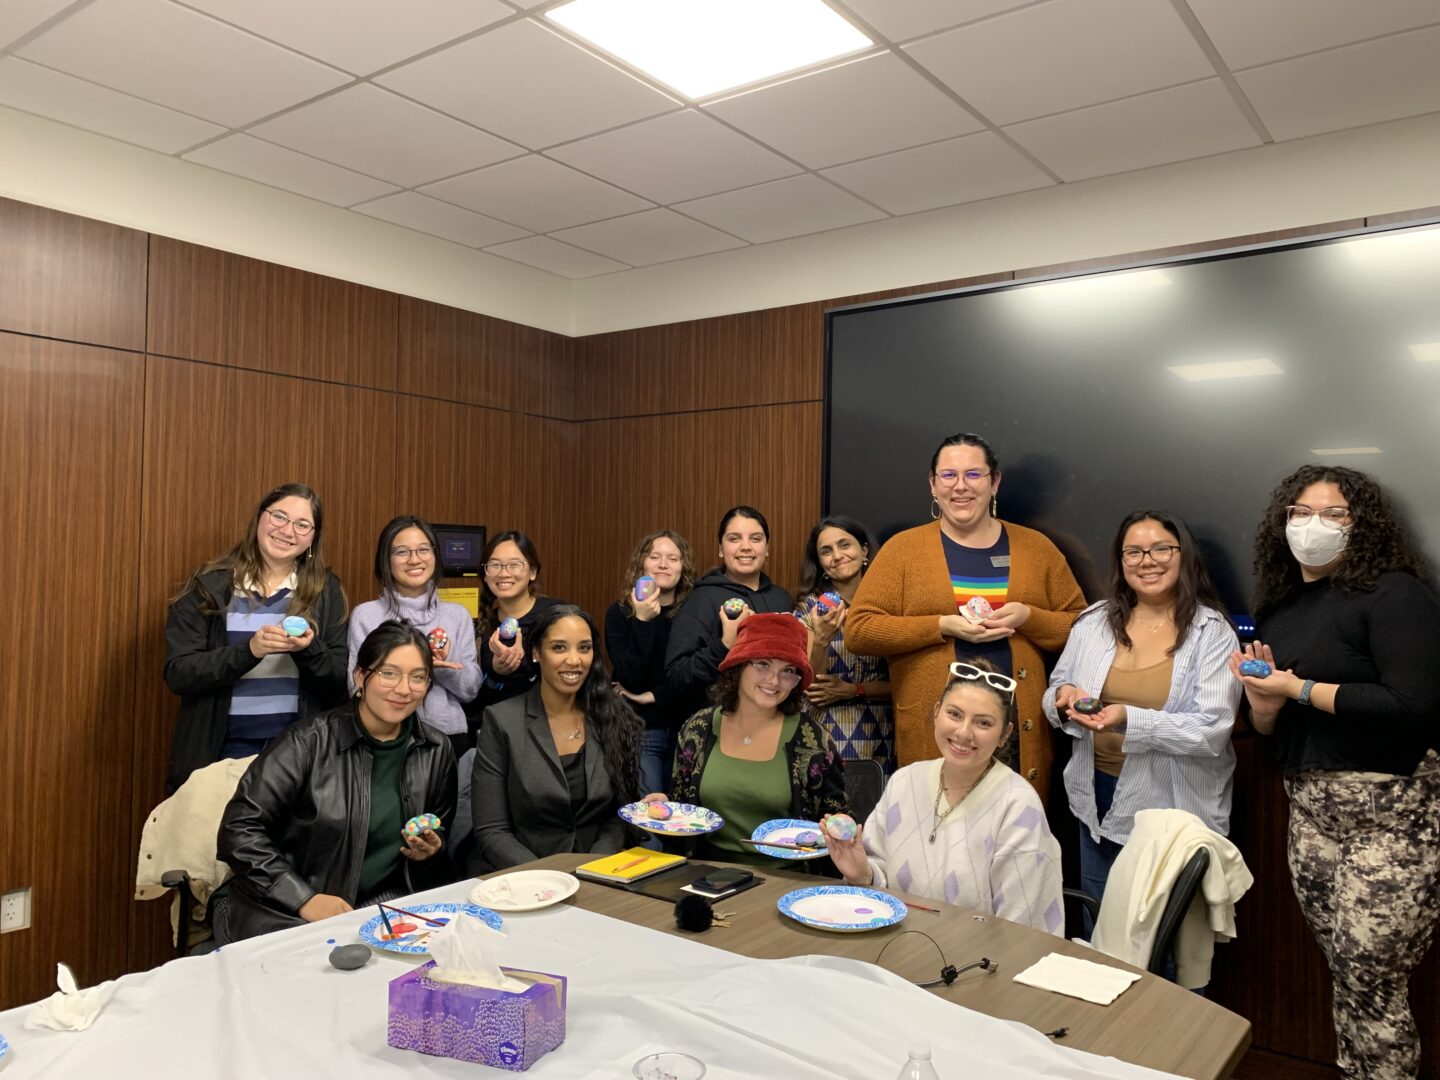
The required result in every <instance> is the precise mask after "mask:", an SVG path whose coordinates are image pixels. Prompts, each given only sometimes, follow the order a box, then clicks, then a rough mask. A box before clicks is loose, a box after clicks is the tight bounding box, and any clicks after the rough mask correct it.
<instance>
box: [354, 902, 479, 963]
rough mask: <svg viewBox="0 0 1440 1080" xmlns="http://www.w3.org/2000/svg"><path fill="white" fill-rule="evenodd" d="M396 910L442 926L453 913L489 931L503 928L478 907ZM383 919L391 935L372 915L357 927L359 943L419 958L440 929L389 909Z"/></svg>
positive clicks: (424, 906) (406, 906) (408, 906)
mask: <svg viewBox="0 0 1440 1080" xmlns="http://www.w3.org/2000/svg"><path fill="white" fill-rule="evenodd" d="M400 906H401V907H403V908H404V909H405V910H406V911H413V912H414V913H415V914H416V915H424V916H427V917H428V918H430V919H432V920H434V921H435V922H438V923H441V924H442V925H443V924H444V923H448V922H449V921H450V920H451V919H453V918H454V917H455V916H456V914H457V913H459V914H462V915H473V916H475V918H477V919H479V920H480V921H481V922H483V923H484V924H485V925H486V926H488V927H490V929H491V930H499V929H500V928H501V927H502V926H504V925H505V920H504V919H502V918H500V916H499V915H496V914H495V912H493V911H491V910H490V909H489V908H483V907H481V906H480V905H479V904H413V905H412V904H401V905H400ZM385 917H386V918H387V919H389V920H390V928H391V930H392V931H393V934H392V933H390V932H387V931H386V929H385V922H384V920H383V919H381V918H380V916H379V915H376V916H375V917H374V918H373V919H371V920H370V921H369V922H367V923H366V924H365V925H364V926H362V927H360V940H361V941H363V942H364V943H365V944H366V945H369V946H370V947H371V948H372V949H379V950H381V951H382V952H391V953H403V954H404V955H406V956H423V955H425V954H426V953H427V952H429V951H430V938H431V937H432V936H433V935H434V933H435V932H436V931H437V930H439V929H440V927H439V926H431V925H430V923H428V922H426V921H425V920H423V919H412V918H411V917H410V916H409V915H401V914H400V913H399V912H396V911H391V910H390V909H389V908H386V909H385Z"/></svg>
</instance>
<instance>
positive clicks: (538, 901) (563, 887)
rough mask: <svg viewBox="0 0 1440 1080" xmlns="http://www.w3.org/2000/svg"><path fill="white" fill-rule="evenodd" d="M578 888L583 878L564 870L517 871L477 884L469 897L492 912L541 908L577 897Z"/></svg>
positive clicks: (536, 909)
mask: <svg viewBox="0 0 1440 1080" xmlns="http://www.w3.org/2000/svg"><path fill="white" fill-rule="evenodd" d="M579 888H580V879H579V878H577V877H576V876H575V875H574V874H567V873H565V872H564V871H562V870H516V871H515V872H514V873H513V874H501V875H500V876H499V877H492V878H486V879H485V880H484V881H481V882H479V883H477V884H476V886H475V888H473V889H471V890H470V899H471V901H472V902H474V903H476V904H479V905H481V906H482V907H487V908H490V909H491V910H492V911H538V910H539V909H540V908H547V907H550V906H551V905H552V904H558V903H560V902H561V901H562V900H565V899H566V898H567V897H571V896H574V895H575V891H576V890H577V889H579Z"/></svg>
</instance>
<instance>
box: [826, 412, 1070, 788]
mask: <svg viewBox="0 0 1440 1080" xmlns="http://www.w3.org/2000/svg"><path fill="white" fill-rule="evenodd" d="M999 489H1000V466H999V463H998V462H997V461H996V459H995V452H994V451H993V450H991V449H990V446H989V444H988V443H986V442H985V440H984V439H982V438H981V437H980V436H979V435H971V434H961V435H952V436H950V437H949V438H948V439H946V440H945V441H944V442H942V443H941V444H940V447H939V449H937V450H936V451H935V455H934V457H933V458H931V460H930V494H931V497H932V503H931V516H932V517H934V518H935V519H936V520H935V521H933V522H932V523H931V524H929V525H921V526H919V527H917V528H914V529H907V530H905V531H904V532H902V533H898V534H897V535H895V536H894V537H892V538H891V539H890V541H889V542H888V543H887V544H886V545H885V546H884V547H883V548H881V549H880V553H879V554H878V555H877V556H876V557H875V560H874V562H873V563H871V566H870V570H869V572H868V573H867V574H866V575H865V578H864V580H862V581H861V583H860V588H859V591H857V592H856V594H855V600H854V602H853V603H852V604H851V605H850V613H849V615H847V616H846V620H845V640H846V643H847V644H848V645H849V647H850V648H851V649H853V650H855V651H856V652H859V653H864V654H867V655H871V656H884V657H885V658H886V659H887V660H888V661H889V663H890V681H891V697H892V698H893V699H894V702H895V750H896V757H897V758H898V759H899V763H900V764H901V765H902V766H903V765H908V764H910V763H911V762H913V761H919V760H922V759H924V758H932V757H935V756H936V747H935V739H934V737H933V735H932V733H931V723H930V714H931V711H932V709H933V708H934V705H935V702H936V701H937V700H938V699H939V697H940V692H941V691H942V690H943V689H944V687H945V679H946V672H947V671H948V669H949V666H950V664H952V663H954V662H955V661H956V660H960V659H969V658H972V657H977V656H978V657H982V658H984V659H986V660H989V661H990V662H991V663H993V664H994V665H995V667H996V668H997V669H999V670H1000V671H1009V672H1010V673H1011V674H1012V675H1013V677H1014V678H1015V680H1016V682H1017V683H1018V689H1017V691H1016V695H1015V703H1016V705H1017V707H1018V711H1019V716H1020V739H1019V761H1018V762H1016V761H1014V760H1011V761H1007V762H1006V764H1008V765H1011V766H1012V767H1014V768H1015V769H1016V771H1017V772H1019V773H1020V775H1021V776H1023V777H1024V778H1025V779H1027V780H1029V781H1030V783H1031V784H1033V785H1034V786H1035V789H1036V791H1038V792H1039V794H1040V796H1041V798H1044V797H1045V795H1046V794H1047V792H1048V791H1049V786H1050V756H1051V755H1050V730H1049V725H1048V724H1046V722H1045V717H1044V714H1043V713H1042V712H1041V709H1040V699H1041V697H1042V696H1043V695H1044V693H1045V669H1044V664H1043V663H1042V661H1041V659H1040V652H1041V650H1045V651H1047V652H1058V651H1059V650H1060V649H1061V647H1062V646H1064V644H1065V639H1066V637H1067V636H1069V633H1070V626H1071V624H1072V623H1073V622H1074V621H1075V617H1076V616H1077V615H1079V613H1080V612H1081V611H1082V610H1083V609H1084V607H1085V597H1084V595H1083V594H1082V593H1081V592H1080V586H1079V585H1078V584H1076V581H1075V576H1074V575H1073V574H1072V573H1071V572H1070V567H1069V565H1068V564H1067V563H1066V562H1065V556H1063V555H1061V554H1060V551H1059V549H1058V548H1056V547H1055V545H1054V544H1052V543H1051V542H1050V541H1049V540H1048V539H1047V538H1046V537H1045V536H1044V535H1043V534H1041V533H1039V532H1036V531H1035V530H1034V529H1027V528H1025V527H1023V526H1021V525H1015V524H1012V523H1010V522H1002V521H1000V520H999V519H997V518H996V517H995V502H996V492H997V491H999ZM987 605H988V607H989V609H990V610H989V611H988V612H987V610H986V608H987ZM1011 745H1012V746H1013V745H1014V744H1013V743H1012V744H1011Z"/></svg>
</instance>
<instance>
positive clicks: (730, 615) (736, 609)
mask: <svg viewBox="0 0 1440 1080" xmlns="http://www.w3.org/2000/svg"><path fill="white" fill-rule="evenodd" d="M720 607H721V609H722V610H723V611H724V612H725V617H726V618H727V619H738V618H739V617H740V613H741V612H742V611H744V610H745V601H744V600H741V599H740V598H739V597H738V596H732V597H731V598H730V599H729V600H726V601H725V603H723V604H721V605H720Z"/></svg>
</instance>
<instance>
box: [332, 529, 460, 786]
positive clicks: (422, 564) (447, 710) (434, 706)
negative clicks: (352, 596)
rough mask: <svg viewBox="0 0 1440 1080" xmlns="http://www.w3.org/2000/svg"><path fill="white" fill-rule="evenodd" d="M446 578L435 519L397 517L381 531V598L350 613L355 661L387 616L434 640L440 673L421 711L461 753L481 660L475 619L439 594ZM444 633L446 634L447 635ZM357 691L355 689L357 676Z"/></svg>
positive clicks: (352, 660) (377, 567)
mask: <svg viewBox="0 0 1440 1080" xmlns="http://www.w3.org/2000/svg"><path fill="white" fill-rule="evenodd" d="M439 578H440V556H439V542H438V541H437V540H436V539H435V530H434V529H432V528H431V527H430V523H429V522H427V521H424V520H422V519H421V518H418V517H408V516H407V517H397V518H393V519H391V521H390V523H389V524H388V525H386V526H385V528H384V529H382V530H381V531H380V543H379V544H378V545H376V548H375V580H376V581H377V582H379V584H380V598H379V599H378V600H371V601H369V602H368V603H364V604H361V605H359V606H358V607H357V608H356V609H355V610H354V611H353V612H352V613H351V615H350V663H349V664H348V665H347V666H346V670H348V671H352V672H353V671H354V670H355V657H356V654H357V653H359V651H360V644H361V642H363V641H364V640H365V638H366V636H367V635H368V634H369V633H370V631H371V630H374V629H375V628H376V627H377V626H379V625H380V624H381V623H382V622H385V621H386V620H387V619H399V620H401V621H402V622H408V623H410V624H411V625H412V626H414V627H415V628H416V629H417V630H419V631H420V632H421V633H422V634H424V635H426V637H427V638H429V640H430V649H431V653H432V654H433V656H434V658H435V678H434V679H433V680H432V682H431V683H430V692H429V693H428V694H426V695H425V703H424V704H423V705H422V706H421V707H420V712H419V716H420V718H421V719H422V720H424V721H425V723H427V724H429V725H430V726H431V727H433V728H434V729H435V730H436V731H439V732H442V733H444V735H445V736H446V737H447V738H448V739H449V740H450V744H451V745H452V746H453V747H454V748H455V756H456V758H459V757H460V756H461V755H462V754H464V753H465V751H466V750H468V749H470V746H471V743H470V739H469V736H468V735H467V734H466V728H465V709H464V706H465V704H466V703H467V702H470V701H473V700H475V695H476V694H478V693H479V692H480V679H481V675H480V662H479V660H478V659H477V657H476V654H475V624H474V623H473V622H471V621H470V613H469V612H467V611H466V610H465V609H464V608H463V607H461V606H460V605H459V604H450V603H446V602H444V601H442V600H439V599H437V597H436V595H435V588H436V583H437V582H438V581H439ZM442 635H443V636H442ZM350 689H351V691H352V692H353V691H354V689H355V686H354V682H353V676H352V682H351V687H350Z"/></svg>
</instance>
